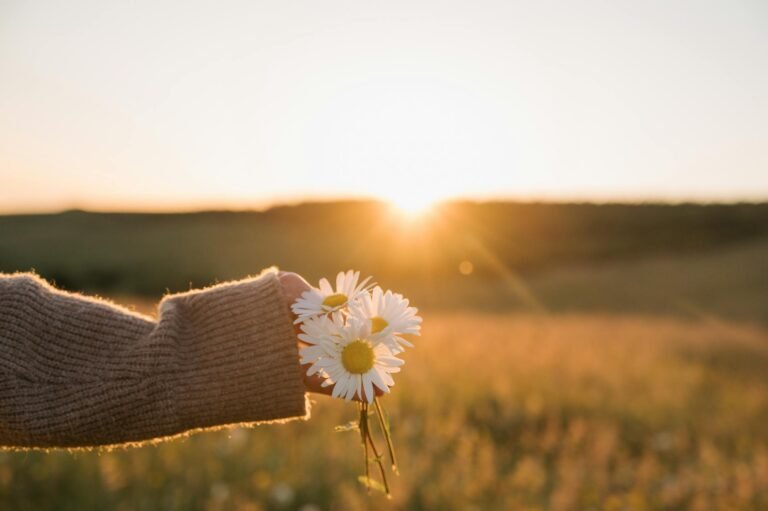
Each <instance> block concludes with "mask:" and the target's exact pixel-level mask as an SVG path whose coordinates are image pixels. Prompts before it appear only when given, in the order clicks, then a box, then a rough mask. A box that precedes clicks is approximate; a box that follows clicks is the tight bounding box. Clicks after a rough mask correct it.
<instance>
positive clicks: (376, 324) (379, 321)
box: [371, 316, 389, 334]
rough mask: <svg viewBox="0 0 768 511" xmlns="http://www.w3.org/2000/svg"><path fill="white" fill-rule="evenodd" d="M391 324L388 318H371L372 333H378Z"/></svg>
mask: <svg viewBox="0 0 768 511" xmlns="http://www.w3.org/2000/svg"><path fill="white" fill-rule="evenodd" d="M388 326H389V323H387V320H386V319H384V318H382V317H379V316H376V317H375V318H371V333H372V334H378V333H379V332H381V331H382V330H384V329H385V328H387V327H388Z"/></svg>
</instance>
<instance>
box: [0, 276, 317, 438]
mask: <svg viewBox="0 0 768 511" xmlns="http://www.w3.org/2000/svg"><path fill="white" fill-rule="evenodd" d="M288 303H289V302H288V301H287V297H286V296H285V295H284V293H283V288H282V284H281V281H280V278H279V275H278V274H277V272H275V271H267V272H265V273H263V274H262V275H261V276H259V277H257V278H252V279H245V280H241V281H237V282H231V283H225V284H220V285H218V286H214V287H212V288H207V289H203V290H196V291H190V292H188V293H182V294H176V295H170V296H167V297H165V298H164V299H163V300H162V301H161V302H160V305H159V314H158V318H157V320H154V319H152V318H148V317H145V316H141V315H138V314H136V313H134V312H131V311H129V310H127V309H124V308H121V307H118V306H115V305H113V304H111V303H108V302H105V301H103V300H98V299H93V298H88V297H85V296H82V295H77V294H72V293H65V292H62V291H59V290H56V289H54V288H52V287H51V286H50V285H48V284H47V283H46V282H45V281H43V280H41V279H39V278H38V277H35V276H33V275H29V274H18V275H11V276H0V445H2V446H13V447H83V446H92V445H112V444H123V443H130V442H142V441H146V440H153V439H157V438H163V437H168V436H173V435H177V434H181V433H185V432H188V431H190V430H197V429H206V428H215V427H219V426H223V425H229V424H240V423H249V424H251V423H259V422H268V421H275V420H289V419H294V418H300V417H306V416H307V413H308V408H307V404H306V397H305V391H306V390H307V389H306V388H305V384H304V382H303V379H302V373H303V371H302V368H301V366H300V364H299V357H298V349H297V339H296V335H295V332H294V330H293V326H292V321H291V317H290V313H289V309H288Z"/></svg>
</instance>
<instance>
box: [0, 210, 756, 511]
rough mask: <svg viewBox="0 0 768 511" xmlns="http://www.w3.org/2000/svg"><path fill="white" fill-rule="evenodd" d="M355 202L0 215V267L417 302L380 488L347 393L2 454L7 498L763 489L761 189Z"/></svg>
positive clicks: (351, 500) (19, 502) (312, 498)
mask: <svg viewBox="0 0 768 511" xmlns="http://www.w3.org/2000/svg"><path fill="white" fill-rule="evenodd" d="M400 215H402V213H397V212H395V211H394V210H392V209H391V208H389V207H388V206H386V205H384V204H381V203H376V202H346V203H317V204H304V205H299V206H286V207H279V208H274V209H271V210H267V211H264V212H207V213H193V214H167V215H151V214H94V213H86V212H82V211H70V212H66V213H62V214H57V215H27V216H6V217H0V271H6V272H9V271H28V270H31V269H34V270H35V271H37V272H39V273H40V274H41V275H42V276H44V277H46V278H48V279H51V280H53V281H55V282H56V284H57V285H58V286H60V287H63V288H66V289H72V290H81V291H86V292H89V293H97V294H101V295H103V296H108V297H112V298H114V299H115V300H117V301H119V302H121V303H125V304H129V305H131V306H133V307H135V308H137V309H138V310H140V311H142V312H145V313H148V314H154V303H155V302H156V301H157V299H158V298H159V297H160V296H161V295H162V294H163V293H164V292H166V291H180V290H185V289H188V288H190V287H197V286H203V285H207V284H211V283H213V282H216V281H222V280H227V279H232V278H239V277H242V276H244V275H247V274H249V273H256V272H258V271H259V270H260V269H261V268H263V267H265V266H269V265H279V266H280V267H281V268H284V269H289V270H294V271H298V272H299V273H302V274H303V275H305V276H307V277H308V278H309V279H310V280H316V279H317V278H318V277H320V276H322V275H330V274H333V273H335V272H336V271H338V270H340V269H347V268H350V267H351V268H359V269H361V270H362V271H363V272H364V273H369V274H373V275H375V276H376V277H377V280H378V281H379V282H380V283H381V284H382V285H384V286H386V287H392V288H394V289H396V290H398V291H402V292H403V293H405V294H406V295H407V296H409V297H410V298H412V301H413V303H414V304H415V305H417V306H419V307H420V308H422V310H423V313H424V320H425V323H424V336H423V337H422V338H421V339H419V340H418V345H417V349H415V350H411V351H410V352H408V353H407V354H405V358H406V360H407V362H408V365H407V366H406V367H407V370H406V371H404V372H403V373H402V374H401V375H399V378H398V379H397V385H396V387H395V388H394V392H393V394H392V395H391V396H387V397H386V398H385V399H386V401H385V402H386V406H387V408H388V410H389V411H390V414H391V417H392V424H393V426H392V428H393V434H394V436H395V441H396V445H397V446H398V447H399V455H400V458H401V460H400V461H401V465H402V467H401V472H402V475H401V476H400V477H399V478H395V481H394V485H393V486H394V499H393V500H392V501H391V502H390V501H386V500H385V499H383V498H382V497H381V496H378V495H374V496H372V497H371V498H370V499H369V498H367V497H366V496H365V492H364V491H363V490H362V489H361V488H360V487H359V486H358V484H357V483H356V480H355V478H356V475H358V474H360V473H361V471H362V456H361V453H360V450H359V446H358V445H357V438H356V437H355V436H354V434H353V433H335V432H333V426H334V425H336V424H341V423H344V422H347V421H348V420H351V419H353V418H354V413H355V412H354V410H353V407H351V406H345V404H344V403H337V402H333V401H332V400H330V399H327V398H322V397H317V398H315V400H316V404H315V406H314V409H313V417H312V419H311V420H310V421H309V422H294V423H291V424H288V425H283V426H261V427H258V428H256V429H233V430H229V431H221V432H215V433H206V434H197V435H194V436H191V437H188V438H184V439H181V440H177V441H173V442H169V443H162V444H159V445H154V446H147V447H141V448H136V449H127V450H115V451H111V452H77V453H68V452H52V453H40V452H5V453H2V454H0V503H2V504H3V508H7V509H44V508H55V509H72V510H82V509H126V510H129V509H241V510H263V509H269V510H282V509H291V510H293V509H296V510H302V511H313V510H325V509H338V510H357V509H415V510H421V509H425V510H426V509H441V510H443V509H444V510H454V509H455V510H467V509H469V510H473V509H476V510H486V509H523V510H545V509H551V510H582V509H607V510H624V509H627V510H630V509H631V510H662V509H693V510H702V511H704V510H734V509H738V510H741V509H747V510H749V509H753V510H761V509H766V508H768V427H766V424H768V376H766V375H768V326H767V324H768V205H765V204H737V205H707V206H705V205H677V206H672V205H653V204H650V205H620V204H614V205H610V204H607V205H591V204H545V203H492V204H476V203H451V204H444V205H442V206H440V207H439V208H437V209H435V210H433V211H432V212H430V213H429V214H427V215H425V216H423V217H420V218H411V219H409V220H408V221H406V220H405V219H403V218H402V217H401V216H400Z"/></svg>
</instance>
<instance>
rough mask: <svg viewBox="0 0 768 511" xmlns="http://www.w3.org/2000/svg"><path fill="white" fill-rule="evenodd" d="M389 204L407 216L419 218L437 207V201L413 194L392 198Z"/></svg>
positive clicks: (388, 200)
mask: <svg viewBox="0 0 768 511" xmlns="http://www.w3.org/2000/svg"><path fill="white" fill-rule="evenodd" d="M387 202H389V203H390V204H391V205H392V206H393V207H394V208H395V209H397V210H398V211H400V212H401V213H403V214H405V215H406V216H410V217H419V216H423V215H424V214H425V213H427V212H428V211H429V210H431V209H432V208H433V207H434V206H435V203H436V202H437V200H435V199H433V198H431V197H425V196H419V195H417V194H413V195H403V196H400V197H391V198H388V199H387Z"/></svg>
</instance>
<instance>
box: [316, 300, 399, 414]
mask: <svg viewBox="0 0 768 511" xmlns="http://www.w3.org/2000/svg"><path fill="white" fill-rule="evenodd" d="M311 328H312V329H313V331H314V332H316V333H319V330H320V329H321V328H324V329H325V332H324V333H320V334H319V335H317V336H309V335H307V338H310V337H311V340H312V341H315V343H314V345H313V346H310V347H309V348H304V349H303V350H302V351H303V354H302V356H303V360H302V362H303V363H309V362H312V367H310V369H309V371H307V374H314V373H315V372H320V373H321V374H323V375H325V376H326V380H325V381H324V382H323V383H322V385H323V386H324V387H328V386H330V385H333V386H334V387H333V391H332V393H331V396H332V397H339V398H343V399H346V400H347V401H349V400H351V399H352V398H353V397H355V395H357V396H358V397H359V398H360V399H361V400H365V401H368V402H369V403H372V402H373V399H374V397H375V393H374V390H373V387H374V386H376V387H378V388H379V389H381V390H382V391H383V392H389V388H390V387H391V386H393V385H394V384H395V381H394V380H393V379H392V376H391V374H392V373H397V372H399V371H400V366H401V365H403V364H404V363H405V362H403V361H402V360H400V359H399V358H396V357H395V356H394V355H393V354H392V351H391V350H390V349H389V347H388V346H387V345H386V344H383V343H380V342H378V341H377V340H376V339H375V338H373V336H372V335H371V329H370V325H369V323H368V322H367V321H360V320H359V319H358V318H353V317H350V318H347V319H346V321H345V319H344V318H343V317H342V316H341V315H334V317H333V318H332V319H329V320H328V321H327V322H322V326H321V323H320V322H318V323H316V324H315V325H313V326H312V327H311ZM315 328H317V330H314V329H315ZM311 348H318V349H314V350H313V349H311ZM304 350H307V351H304ZM310 371H311V372H310Z"/></svg>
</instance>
